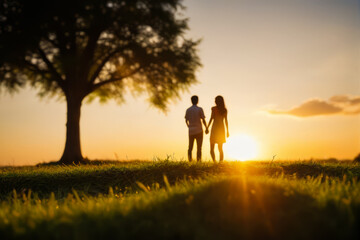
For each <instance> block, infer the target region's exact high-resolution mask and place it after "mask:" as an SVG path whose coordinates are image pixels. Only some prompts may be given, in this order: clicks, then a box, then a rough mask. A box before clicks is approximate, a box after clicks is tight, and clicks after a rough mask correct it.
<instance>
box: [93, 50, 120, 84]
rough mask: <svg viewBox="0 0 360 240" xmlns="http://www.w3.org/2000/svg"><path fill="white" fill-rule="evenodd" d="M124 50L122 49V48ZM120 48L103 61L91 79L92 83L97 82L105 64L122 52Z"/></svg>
mask: <svg viewBox="0 0 360 240" xmlns="http://www.w3.org/2000/svg"><path fill="white" fill-rule="evenodd" d="M121 49H122V48H121ZM121 49H120V48H117V49H116V50H113V51H112V52H110V53H109V54H108V55H107V56H106V57H105V58H103V59H102V61H101V63H100V64H99V65H98V66H97V68H96V70H95V72H94V73H93V75H92V76H91V78H90V83H93V82H95V80H96V78H97V77H98V75H99V74H100V72H101V70H102V69H103V67H104V66H105V64H106V63H107V62H108V61H109V60H110V59H111V58H112V57H113V56H114V55H115V54H116V53H118V52H119V51H120V50H121Z"/></svg>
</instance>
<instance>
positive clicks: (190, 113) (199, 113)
mask: <svg viewBox="0 0 360 240" xmlns="http://www.w3.org/2000/svg"><path fill="white" fill-rule="evenodd" d="M191 102H192V104H193V105H192V106H191V107H189V108H188V109H187V110H186V114H185V123H186V125H187V126H188V128H189V148H188V157H189V161H190V162H191V161H192V150H193V146H194V140H196V146H197V152H196V156H197V161H198V162H200V161H201V146H202V142H203V129H202V124H201V122H202V123H203V124H204V126H205V129H206V130H205V133H206V134H207V133H208V132H209V130H208V129H207V125H206V121H205V115H204V111H203V109H202V108H201V107H198V106H197V104H198V102H199V98H198V96H192V97H191Z"/></svg>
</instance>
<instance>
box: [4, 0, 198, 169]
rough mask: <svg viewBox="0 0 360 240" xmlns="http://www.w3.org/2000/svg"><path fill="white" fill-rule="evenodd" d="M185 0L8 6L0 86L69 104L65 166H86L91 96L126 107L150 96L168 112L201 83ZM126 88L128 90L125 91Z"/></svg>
mask: <svg viewBox="0 0 360 240" xmlns="http://www.w3.org/2000/svg"><path fill="white" fill-rule="evenodd" d="M181 2H182V1H181V0H86V1H84V0H71V1H69V0H51V1H48V0H31V1H29V0H2V1H1V3H0V5H1V6H0V87H1V88H3V89H6V90H9V91H12V90H17V89H18V88H19V87H23V86H25V85H26V83H30V84H31V85H32V86H34V87H36V88H38V89H39V94H40V96H44V95H50V96H63V97H64V99H65V100H66V103H67V124H66V142H65V148H64V152H63V155H62V157H61V158H60V162H61V163H64V164H70V163H81V162H83V161H84V159H83V156H82V153H81V145H80V126H79V121H80V109H81V105H82V102H83V100H84V98H85V97H88V98H90V99H93V98H100V100H101V101H106V100H108V99H111V98H115V99H118V100H120V101H121V100H123V95H124V91H125V90H126V89H130V90H131V91H139V92H145V93H146V94H148V96H149V102H150V103H151V104H153V105H154V106H156V107H159V108H160V109H166V106H167V104H168V102H169V100H170V99H172V98H174V97H179V93H180V92H181V91H183V90H185V89H187V87H188V86H189V85H191V84H192V83H194V82H196V77H195V71H196V69H197V68H198V67H199V66H200V60H199V57H198V55H197V50H196V47H197V44H198V43H199V42H198V41H194V40H191V39H188V38H186V37H185V33H186V30H188V24H187V19H185V18H183V17H182V12H183V9H184V7H183V5H182V4H181ZM125 87H126V88H125Z"/></svg>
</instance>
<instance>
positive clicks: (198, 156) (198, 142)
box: [196, 132, 203, 162]
mask: <svg viewBox="0 0 360 240" xmlns="http://www.w3.org/2000/svg"><path fill="white" fill-rule="evenodd" d="M202 142H203V133H202V132H201V133H199V134H198V135H197V136H196V146H197V152H196V159H197V161H198V162H201V147H202Z"/></svg>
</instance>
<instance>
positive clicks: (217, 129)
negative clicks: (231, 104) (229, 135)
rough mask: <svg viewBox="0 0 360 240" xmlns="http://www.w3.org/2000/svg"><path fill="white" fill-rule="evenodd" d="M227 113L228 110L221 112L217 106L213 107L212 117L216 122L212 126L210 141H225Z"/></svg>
mask: <svg viewBox="0 0 360 240" xmlns="http://www.w3.org/2000/svg"><path fill="white" fill-rule="evenodd" d="M226 115H227V112H225V113H224V114H220V112H219V110H218V108H217V107H212V108H211V117H212V118H213V119H214V123H213V125H212V128H211V133H210V143H217V144H219V143H225V142H226V139H225V126H224V119H225V117H226Z"/></svg>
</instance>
